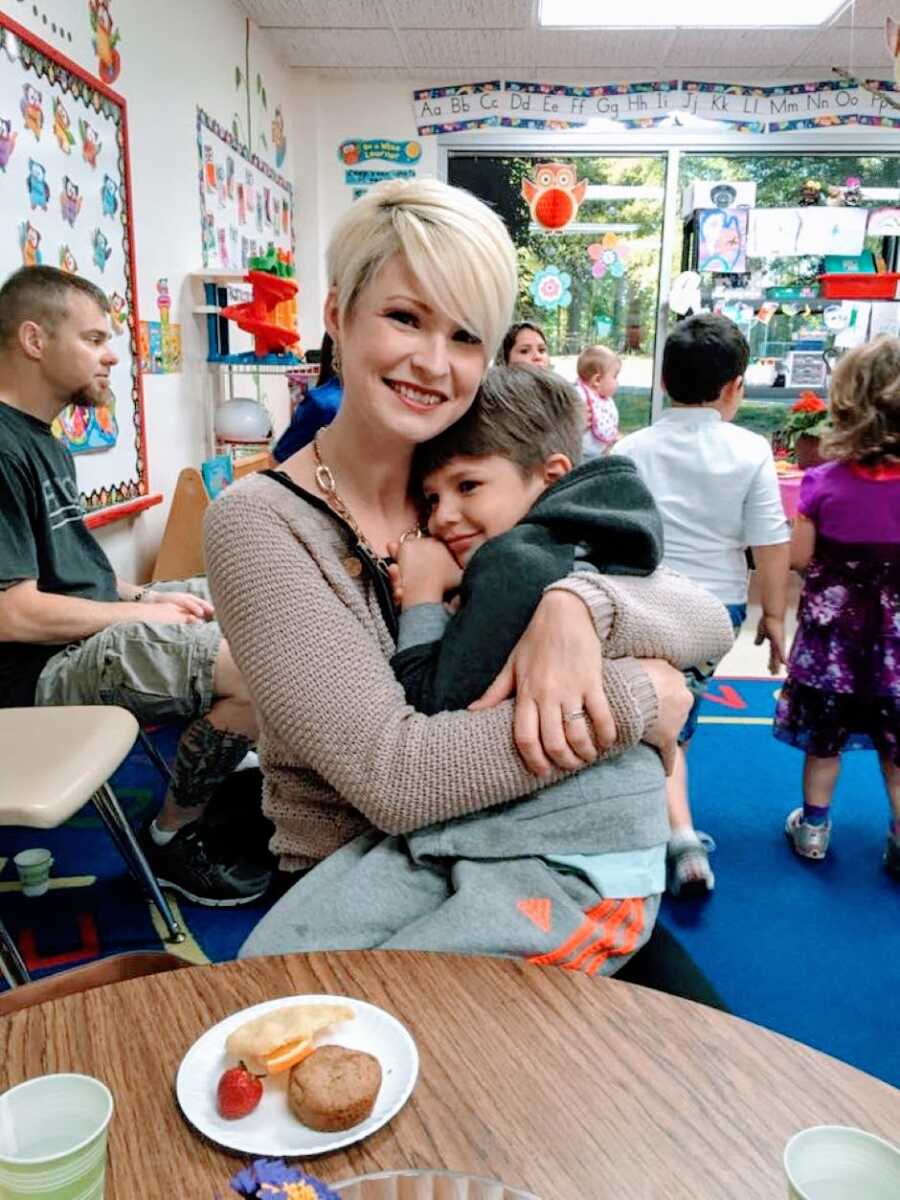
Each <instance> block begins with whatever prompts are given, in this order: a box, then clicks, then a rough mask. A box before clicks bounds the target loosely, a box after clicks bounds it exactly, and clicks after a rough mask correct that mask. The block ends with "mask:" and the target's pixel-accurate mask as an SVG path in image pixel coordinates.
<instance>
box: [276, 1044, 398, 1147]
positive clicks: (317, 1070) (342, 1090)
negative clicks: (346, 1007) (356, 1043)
mask: <svg viewBox="0 0 900 1200" xmlns="http://www.w3.org/2000/svg"><path fill="white" fill-rule="evenodd" d="M380 1087H381V1064H380V1063H379V1061H378V1059H377V1058H375V1057H374V1056H373V1055H371V1054H365V1053H364V1052H363V1051H361V1050H348V1049H346V1047H344V1046H320V1047H319V1048H318V1049H317V1050H314V1051H313V1052H312V1054H310V1055H309V1056H308V1057H307V1058H305V1059H304V1060H303V1062H302V1063H299V1064H298V1065H297V1066H295V1067H293V1068H292V1069H291V1075H290V1081H289V1083H288V1104H289V1105H290V1108H291V1112H292V1113H293V1114H294V1116H295V1117H296V1118H297V1120H298V1121H301V1122H302V1123H303V1124H304V1125H308V1126H309V1128H310V1129H317V1130H319V1131H321V1132H323V1133H333V1132H336V1131H338V1130H342V1129H351V1128H352V1127H353V1126H354V1125H358V1124H359V1123H360V1121H364V1120H365V1119H366V1117H368V1116H369V1114H370V1113H371V1112H372V1109H373V1108H374V1107H375V1099H376V1097H377V1095H378V1090H379V1088H380Z"/></svg>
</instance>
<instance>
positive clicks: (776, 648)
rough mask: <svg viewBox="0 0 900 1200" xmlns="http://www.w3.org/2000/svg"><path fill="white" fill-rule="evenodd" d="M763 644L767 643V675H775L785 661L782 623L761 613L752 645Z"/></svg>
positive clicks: (778, 619) (777, 618)
mask: <svg viewBox="0 0 900 1200" xmlns="http://www.w3.org/2000/svg"><path fill="white" fill-rule="evenodd" d="M763 642H768V643H769V674H770V675H777V674H778V672H779V671H780V670H781V668H782V667H783V666H784V664H785V662H786V659H787V655H786V654H785V648H784V621H783V620H782V619H781V618H780V617H768V616H766V614H765V613H763V615H762V616H761V617H760V618H759V624H758V625H757V627H756V637H755V638H754V639H753V645H754V646H761V645H762V644H763Z"/></svg>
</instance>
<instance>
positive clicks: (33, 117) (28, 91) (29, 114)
mask: <svg viewBox="0 0 900 1200" xmlns="http://www.w3.org/2000/svg"><path fill="white" fill-rule="evenodd" d="M19 108H20V109H21V112H22V118H23V120H24V121H25V128H26V129H30V130H31V132H32V133H33V134H34V138H35V141H37V142H39V141H40V140H41V131H42V130H43V128H44V109H43V106H42V104H41V93H40V92H39V91H38V90H37V88H33V87H32V86H31V84H30V83H25V84H23V85H22V100H21V102H20V104H19Z"/></svg>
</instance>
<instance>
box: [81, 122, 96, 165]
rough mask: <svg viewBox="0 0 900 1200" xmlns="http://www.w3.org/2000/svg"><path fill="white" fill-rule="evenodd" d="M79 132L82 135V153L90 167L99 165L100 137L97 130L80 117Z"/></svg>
mask: <svg viewBox="0 0 900 1200" xmlns="http://www.w3.org/2000/svg"><path fill="white" fill-rule="evenodd" d="M78 132H79V133H80V135H81V154H82V157H83V158H84V161H85V162H86V163H87V164H88V166H90V167H96V166H97V155H98V154H99V153H100V139H99V137H98V136H97V130H96V129H95V128H94V127H93V125H88V123H87V121H85V120H83V119H81V118H79V121H78Z"/></svg>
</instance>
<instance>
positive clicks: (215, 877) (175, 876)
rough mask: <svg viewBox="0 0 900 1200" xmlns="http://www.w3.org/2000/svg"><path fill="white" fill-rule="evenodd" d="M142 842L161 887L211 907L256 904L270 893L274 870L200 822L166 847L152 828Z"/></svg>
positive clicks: (188, 826) (188, 828) (182, 832)
mask: <svg viewBox="0 0 900 1200" xmlns="http://www.w3.org/2000/svg"><path fill="white" fill-rule="evenodd" d="M141 842H142V847H143V850H144V853H145V855H146V856H147V861H148V862H149V864H150V869H151V870H152V871H153V873H154V875H155V876H156V878H157V880H158V881H159V884H160V886H161V887H167V888H172V890H173V891H176V892H180V893H181V895H182V896H185V897H186V898H187V899H188V900H193V901H194V903H195V904H204V905H206V906H207V907H209V908H234V907H235V906H236V905H238V904H252V903H253V901H254V900H259V899H260V898H261V897H262V896H264V895H265V894H266V891H267V890H268V887H269V883H270V881H271V878H272V872H271V871H270V870H267V869H265V868H264V867H260V866H259V865H258V864H255V863H249V862H246V861H244V860H243V859H241V858H240V857H239V856H238V855H237V854H236V853H235V852H234V850H233V849H231V848H229V847H228V845H227V843H226V842H225V840H224V839H223V838H218V837H216V835H215V833H214V832H213V831H211V830H209V829H207V828H204V826H203V825H202V824H201V823H200V822H199V821H193V822H192V823H191V824H190V825H185V827H184V828H183V829H179V831H178V832H177V833H176V834H175V836H174V837H173V838H172V840H171V841H170V842H169V843H168V844H167V845H165V846H157V844H156V843H155V842H154V841H153V838H152V837H151V835H150V830H149V828H148V829H147V830H146V831H145V834H144V836H143V838H142V839H141Z"/></svg>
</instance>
